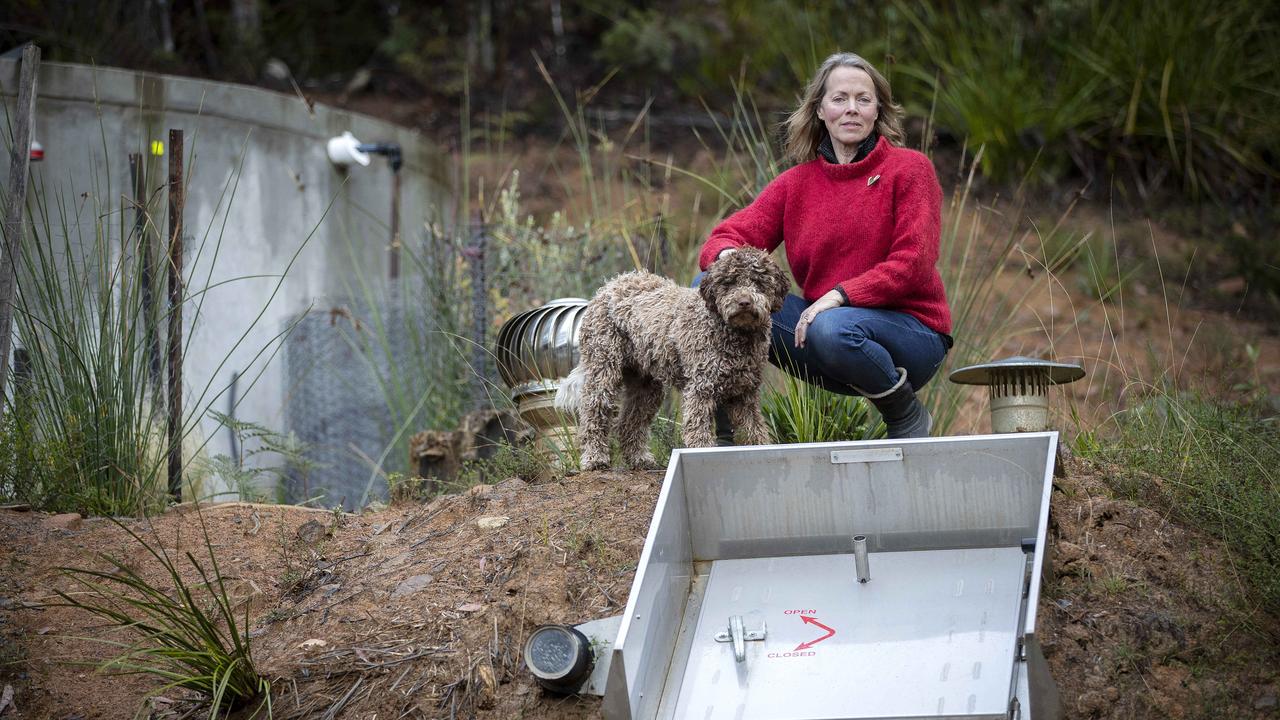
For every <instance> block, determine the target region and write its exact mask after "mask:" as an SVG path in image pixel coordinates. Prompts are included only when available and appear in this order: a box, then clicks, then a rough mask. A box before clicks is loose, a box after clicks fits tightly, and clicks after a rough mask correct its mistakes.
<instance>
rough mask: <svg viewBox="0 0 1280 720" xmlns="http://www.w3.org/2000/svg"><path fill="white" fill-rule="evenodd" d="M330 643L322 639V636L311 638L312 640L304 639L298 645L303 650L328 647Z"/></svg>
mask: <svg viewBox="0 0 1280 720" xmlns="http://www.w3.org/2000/svg"><path fill="white" fill-rule="evenodd" d="M328 645H329V643H327V642H325V641H324V640H321V639H320V638H311V639H310V640H303V641H302V642H300V643H298V647H299V648H302V649H303V650H319V649H320V648H322V647H328Z"/></svg>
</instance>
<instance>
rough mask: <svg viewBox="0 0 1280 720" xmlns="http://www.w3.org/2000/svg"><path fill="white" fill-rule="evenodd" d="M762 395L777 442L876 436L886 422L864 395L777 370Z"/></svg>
mask: <svg viewBox="0 0 1280 720" xmlns="http://www.w3.org/2000/svg"><path fill="white" fill-rule="evenodd" d="M773 377H774V379H775V380H776V382H775V383H774V384H773V385H772V386H771V387H769V388H768V389H767V390H766V391H765V392H764V394H763V396H762V398H761V405H762V410H763V412H764V419H765V422H766V423H768V425H769V434H770V435H772V437H773V441H774V442H776V443H808V442H835V441H841V440H874V439H876V438H881V437H884V435H885V427H884V423H883V422H881V421H880V419H879V417H878V416H877V414H876V413H874V412H873V411H872V410H871V408H870V407H869V403H868V402H867V401H866V400H865V399H863V398H860V397H854V396H851V395H837V394H836V393H832V392H827V391H826V390H823V389H822V388H820V387H818V386H817V385H811V384H809V383H807V382H804V381H803V380H800V379H799V378H796V377H795V376H793V375H790V374H786V373H774V374H773Z"/></svg>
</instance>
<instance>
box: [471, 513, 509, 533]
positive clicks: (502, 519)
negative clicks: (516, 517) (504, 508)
mask: <svg viewBox="0 0 1280 720" xmlns="http://www.w3.org/2000/svg"><path fill="white" fill-rule="evenodd" d="M509 522H511V518H509V517H507V516H506V515H491V516H489V517H482V518H480V519H479V520H476V525H478V526H479V527H480V529H481V530H497V529H498V528H500V527H502V526H503V525H506V524H507V523H509Z"/></svg>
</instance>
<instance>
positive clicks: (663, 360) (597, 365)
mask: <svg viewBox="0 0 1280 720" xmlns="http://www.w3.org/2000/svg"><path fill="white" fill-rule="evenodd" d="M789 287H790V283H789V281H788V280H787V276H786V275H785V274H784V273H783V271H782V270H781V269H780V268H779V267H778V266H777V265H776V264H775V263H774V262H773V260H772V259H771V258H770V257H769V255H768V254H766V253H764V252H761V251H760V250H756V249H754V248H743V249H741V250H738V251H737V252H734V253H732V254H729V255H726V256H724V257H723V258H721V259H720V260H718V261H716V262H715V263H714V264H712V266H711V268H710V269H709V270H707V273H706V275H704V276H703V279H702V283H701V284H700V285H699V286H698V287H697V288H696V289H695V288H684V287H680V286H678V285H676V284H675V283H673V282H671V281H670V280H667V279H665V278H661V277H658V276H657V275H653V274H651V273H647V272H630V273H625V274H622V275H619V276H617V277H615V278H614V279H612V280H610V281H609V282H608V283H606V284H605V285H604V287H602V288H600V290H599V291H598V292H597V293H596V294H595V297H593V298H592V299H591V302H590V304H589V305H588V306H587V310H586V312H585V313H584V315H583V319H582V334H581V342H580V352H581V358H582V359H581V361H580V364H579V365H578V367H577V368H575V369H574V371H573V373H572V374H571V376H570V378H569V379H568V380H567V381H566V382H565V383H564V384H563V385H562V387H561V391H560V392H559V393H558V396H557V398H556V404H557V405H558V406H560V407H562V408H572V407H575V406H576V409H577V410H578V418H579V431H578V440H579V442H580V445H581V448H582V469H583V470H599V469H603V468H606V467H608V466H609V432H610V428H611V426H612V427H615V428H616V430H617V434H618V442H619V446H620V447H621V450H622V456H623V459H624V461H625V462H626V463H627V464H628V465H631V466H632V467H644V466H652V465H653V456H652V455H651V454H650V453H649V442H648V440H649V425H650V424H651V423H652V422H653V418H654V416H655V415H657V412H658V408H659V406H660V405H661V404H662V398H663V389H664V386H672V387H675V388H676V389H677V390H679V391H680V392H681V393H682V394H683V397H684V404H683V414H684V422H683V439H684V444H685V445H686V446H687V447H707V446H711V445H714V444H715V409H716V407H717V406H723V407H725V408H726V409H727V410H728V412H729V417H730V419H731V420H732V422H733V425H734V427H736V428H738V429H739V430H740V431H742V432H743V433H744V434H745V436H746V440H747V442H748V443H751V444H762V443H765V442H768V435H767V431H766V428H765V423H764V416H763V415H762V414H761V412H760V384H761V380H762V378H761V369H762V368H763V366H764V363H765V361H766V356H767V354H768V349H769V325H770V322H771V321H772V318H771V315H772V314H773V313H775V312H777V311H778V310H780V309H781V308H782V299H783V297H784V296H785V295H786V292H787V290H788V289H789ZM576 392H579V393H580V397H578V398H576V402H575V398H574V397H573V395H574V393H576ZM615 410H616V411H617V421H616V425H614V421H613V420H614V418H613V416H614V413H615Z"/></svg>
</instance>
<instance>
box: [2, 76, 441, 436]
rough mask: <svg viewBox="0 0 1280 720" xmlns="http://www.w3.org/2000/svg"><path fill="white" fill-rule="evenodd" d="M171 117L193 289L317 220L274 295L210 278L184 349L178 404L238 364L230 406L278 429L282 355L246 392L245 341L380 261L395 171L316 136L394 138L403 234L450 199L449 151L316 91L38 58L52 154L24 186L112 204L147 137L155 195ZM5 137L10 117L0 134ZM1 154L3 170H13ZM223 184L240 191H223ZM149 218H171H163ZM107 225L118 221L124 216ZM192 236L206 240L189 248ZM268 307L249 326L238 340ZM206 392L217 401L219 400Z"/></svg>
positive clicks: (39, 113) (255, 343) (248, 352)
mask: <svg viewBox="0 0 1280 720" xmlns="http://www.w3.org/2000/svg"><path fill="white" fill-rule="evenodd" d="M18 77H19V67H18V62H17V61H16V60H14V59H7V58H5V59H0V95H3V100H4V102H5V104H6V106H7V107H8V108H9V109H10V112H9V116H10V117H11V116H12V109H13V106H14V102H15V99H16V95H17V84H18ZM170 128H181V129H183V130H184V132H185V137H186V150H185V152H186V160H187V167H188V168H189V169H190V170H189V174H188V177H187V188H188V194H187V203H186V213H185V223H186V232H185V235H186V237H187V247H188V252H187V267H188V269H189V277H190V278H191V283H190V287H189V290H190V291H191V292H192V293H198V292H200V291H201V290H203V289H204V288H205V287H206V286H209V285H214V284H217V283H219V282H222V281H225V280H228V279H232V278H244V277H246V276H250V275H263V274H279V273H282V272H284V270H285V267H286V265H287V264H288V263H289V261H290V259H291V257H292V256H293V255H294V253H295V252H296V251H297V250H298V248H299V246H300V245H301V244H302V243H303V242H304V241H307V237H308V235H310V234H311V233H312V231H313V230H314V235H313V236H312V237H311V239H310V241H309V242H308V244H307V245H306V247H305V249H304V250H303V251H302V253H301V254H300V255H299V257H298V258H297V261H296V262H295V263H294V265H293V267H292V268H291V269H290V270H289V273H288V276H287V278H286V280H285V281H284V284H283V287H282V288H281V290H280V293H279V295H278V296H277V297H276V298H275V300H274V301H272V302H271V303H270V305H269V306H268V299H269V297H270V295H271V292H272V290H273V289H274V287H275V285H276V280H275V279H274V278H258V279H248V280H239V281H236V282H233V283H230V284H227V285H222V286H220V287H216V288H214V289H212V290H210V291H209V292H207V293H205V299H204V308H203V311H202V314H201V317H200V320H199V323H198V326H197V327H196V329H195V332H194V335H192V336H191V338H190V344H189V345H188V351H187V354H186V363H185V385H186V389H185V394H186V397H187V398H188V399H187V401H186V403H185V404H186V407H187V409H188V411H190V410H191V409H194V402H195V399H196V397H197V396H199V395H200V393H201V392H202V391H203V390H204V388H205V386H206V384H211V385H212V387H213V388H215V389H216V388H222V387H224V386H226V385H227V384H228V383H229V382H230V380H231V376H232V373H233V372H238V373H241V374H242V375H244V376H245V379H244V380H243V381H242V382H241V383H240V391H241V393H242V394H244V399H243V401H242V402H241V404H240V406H239V409H238V410H237V412H236V415H237V417H239V418H241V419H244V420H250V421H253V422H257V423H261V424H263V425H266V426H267V427H270V428H273V429H277V430H283V429H284V428H285V426H286V422H285V420H286V419H285V417H284V407H285V402H284V400H285V394H286V393H287V392H288V388H287V387H286V382H285V373H284V370H283V365H284V363H283V362H282V361H281V359H280V356H279V355H277V357H276V359H275V360H274V361H273V362H272V363H271V364H270V365H269V366H267V367H266V370H265V372H264V373H263V375H262V377H261V378H260V379H259V380H258V382H257V384H256V385H255V386H254V387H253V388H252V390H250V391H248V392H247V393H246V391H245V386H246V385H248V383H249V380H250V379H251V378H252V377H253V376H254V375H256V374H257V371H258V370H259V369H261V368H262V367H263V364H264V362H265V359H266V358H267V356H268V355H270V351H268V353H266V354H264V355H263V356H261V357H258V358H257V359H256V360H255V355H257V354H258V352H259V350H261V349H262V348H264V347H266V346H268V345H269V344H270V343H271V341H272V339H273V338H275V337H276V335H277V334H278V333H279V332H280V331H281V330H282V329H283V328H284V327H285V326H286V325H287V323H288V322H289V320H290V319H292V318H295V317H296V316H297V315H298V314H299V313H301V312H303V311H305V310H306V309H308V308H309V307H313V308H315V309H328V308H329V306H330V305H329V301H330V300H331V299H335V300H336V299H340V298H342V297H344V296H347V295H349V294H350V292H349V290H350V288H351V287H352V283H353V282H354V281H355V280H356V278H355V277H354V273H355V272H356V271H357V268H361V269H362V270H363V272H364V274H365V277H366V279H368V278H374V279H380V278H385V277H386V275H387V265H388V254H387V247H388V241H389V219H390V208H391V186H392V175H391V171H390V169H389V167H388V164H387V162H386V160H385V159H383V158H379V157H374V159H373V162H372V163H371V164H370V165H369V166H368V167H358V166H357V167H355V168H353V169H352V170H350V171H349V172H348V171H342V170H338V169H336V168H335V167H334V166H333V165H332V164H330V162H329V161H328V158H327V154H326V141H327V140H328V138H330V137H332V136H335V135H339V134H341V133H342V132H343V131H346V130H350V131H351V132H352V133H353V134H354V135H355V136H356V137H357V138H359V139H360V140H361V141H362V142H395V143H399V144H400V146H401V147H402V148H403V152H404V167H403V168H402V170H401V178H402V187H401V215H400V222H401V236H402V238H404V241H405V242H406V243H411V242H414V240H415V239H417V238H420V237H421V235H422V230H421V228H422V226H423V225H422V224H423V222H424V220H426V219H427V218H428V217H436V218H438V217H439V215H438V213H439V212H440V211H442V210H444V209H447V208H449V207H452V203H451V201H450V199H449V194H450V188H449V177H448V173H447V169H446V168H447V167H448V165H447V163H446V161H445V158H444V157H443V156H442V154H441V153H440V152H439V151H438V150H437V149H436V148H435V147H433V146H432V145H431V144H430V143H429V142H427V141H426V140H425V139H424V138H423V137H422V136H420V135H418V134H417V133H416V132H413V131H411V130H408V129H405V128H401V127H397V126H395V125H391V124H389V123H386V122H382V121H380V120H376V119H374V118H371V117H367V116H363V115H358V114H355V113H350V112H345V111H341V110H336V109H332V108H327V107H324V106H321V105H316V106H314V107H313V108H309V107H308V106H307V104H306V103H305V102H304V101H303V100H302V99H301V98H299V97H297V96H291V95H285V94H281V93H276V92H271V91H267V90H262V89H258V88H253V87H246V86H240V85H232V84H227V83H216V82H206V81H201V80H194V79H189V78H181V77H173V76H166V75H154V74H147V73H137V72H129V71H125V70H118V69H111V68H94V67H90V66H85V65H72V64H62V63H43V64H42V65H41V66H40V74H39V79H38V86H37V104H36V123H35V138H36V139H37V140H38V141H39V142H40V143H41V144H43V146H44V148H45V158H46V159H45V160H44V162H42V163H38V164H36V163H33V164H32V183H33V185H32V187H33V188H36V187H39V186H41V185H42V186H43V188H44V192H45V194H46V196H49V197H52V196H53V195H54V194H55V193H56V194H58V195H61V196H62V197H67V198H70V197H78V196H79V195H80V194H81V193H90V194H92V195H94V196H96V198H97V200H98V202H99V203H100V205H101V207H104V208H119V207H121V200H120V199H119V198H120V196H121V195H122V194H127V193H129V188H130V179H129V178H130V170H129V162H128V155H129V153H131V152H144V153H146V156H147V157H148V165H149V172H148V176H147V179H148V187H149V189H150V191H151V192H152V193H155V194H156V202H154V203H153V205H152V207H153V208H163V207H164V206H165V202H164V199H163V198H164V192H163V190H162V186H163V185H164V183H165V181H166V179H167V177H166V173H167V165H168V158H167V156H158V155H152V154H150V152H149V150H150V148H151V144H152V141H153V140H159V141H162V142H165V143H166V145H167V142H168V130H169V129H170ZM6 130H7V128H6ZM9 137H10V133H9V132H7V131H6V132H5V135H4V142H5V143H6V144H7V143H8V142H9ZM165 150H166V151H167V150H169V148H167V147H166V148H165ZM5 157H7V153H6V156H5ZM5 165H6V167H5V168H4V169H0V176H6V177H7V173H8V169H7V163H5ZM233 185H234V197H230V195H231V193H230V188H231V187H232V186H233ZM224 190H225V191H226V192H225V196H224ZM326 210H327V215H326ZM79 220H80V221H81V222H85V221H91V220H92V218H91V217H81V218H80V219H79ZM158 220H159V221H160V222H161V228H162V229H167V220H161V219H159V218H158ZM107 224H108V225H110V226H112V227H113V228H118V227H119V223H114V222H108V223H107ZM220 234H221V237H222V241H221V247H220V249H219V251H218V253H217V260H216V265H212V264H211V263H212V262H213V243H214V242H215V241H216V239H217V238H218V236H219V235H220ZM206 235H207V238H208V239H207V240H205V238H206ZM202 241H205V242H206V247H205V250H204V252H203V253H199V256H198V257H197V252H198V250H197V248H198V247H199V245H200V243H201V242H202ZM117 245H118V243H117ZM264 307H266V308H267V309H266V312H265V314H264V315H263V316H262V318H261V319H260V320H259V321H258V322H257V325H256V326H255V327H253V329H252V330H250V331H249V335H248V337H246V338H245V340H244V341H243V343H241V345H240V346H239V347H238V348H237V349H235V350H232V345H233V344H234V343H235V341H236V340H237V339H238V338H239V337H240V336H241V334H243V333H244V332H245V331H246V329H248V328H249V327H250V325H251V324H252V323H253V321H254V318H255V317H256V316H257V314H258V313H259V312H260V311H261V310H262V309H263V308H264ZM193 315H194V308H193V303H188V305H187V306H186V310H185V313H184V321H185V323H186V324H187V325H188V329H187V333H188V334H190V333H191V329H190V324H191V321H192V317H193ZM228 353H230V357H229V358H227V360H226V362H225V364H224V363H223V358H224V357H227V355H228ZM220 365H221V367H219V366H220ZM214 407H215V409H218V410H220V411H224V412H225V411H226V409H227V406H226V401H225V399H224V400H220V401H219V402H218V403H217V404H216V405H215V406H214ZM202 430H203V431H204V434H205V436H206V437H208V438H209V445H208V449H209V452H210V453H211V454H219V453H228V452H229V449H230V448H229V441H228V438H227V437H226V436H227V431H225V430H222V431H221V432H220V433H219V432H218V426H217V424H216V423H215V422H214V421H212V420H210V419H208V418H206V419H204V420H203V421H202Z"/></svg>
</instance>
